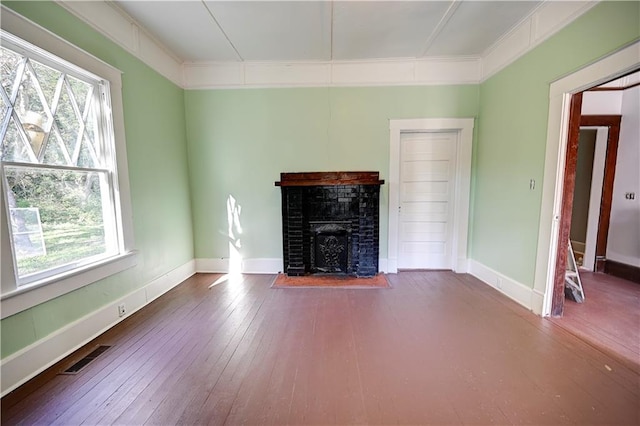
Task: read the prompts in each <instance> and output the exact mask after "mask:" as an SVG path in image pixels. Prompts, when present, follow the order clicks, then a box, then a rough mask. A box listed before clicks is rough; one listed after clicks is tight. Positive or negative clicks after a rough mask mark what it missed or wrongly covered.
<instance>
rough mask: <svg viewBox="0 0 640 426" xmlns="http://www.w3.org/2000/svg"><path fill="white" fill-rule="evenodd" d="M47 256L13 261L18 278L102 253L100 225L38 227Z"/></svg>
mask: <svg viewBox="0 0 640 426" xmlns="http://www.w3.org/2000/svg"><path fill="white" fill-rule="evenodd" d="M42 231H43V235H44V244H45V247H46V251H47V254H46V255H44V256H33V257H26V258H22V259H17V264H18V272H19V275H20V276H24V275H27V274H32V273H34V272H40V271H44V270H47V269H51V268H55V267H58V266H61V265H64V264H66V263H69V262H72V261H76V260H80V259H84V258H87V257H90V256H95V255H98V254H101V253H104V252H105V250H106V247H105V242H104V230H103V227H102V225H85V226H78V225H69V224H42Z"/></svg>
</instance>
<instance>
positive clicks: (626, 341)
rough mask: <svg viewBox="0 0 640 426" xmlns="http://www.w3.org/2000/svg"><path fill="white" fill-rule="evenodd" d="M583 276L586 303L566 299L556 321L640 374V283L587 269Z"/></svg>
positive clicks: (581, 272) (581, 273)
mask: <svg viewBox="0 0 640 426" xmlns="http://www.w3.org/2000/svg"><path fill="white" fill-rule="evenodd" d="M580 278H581V281H582V287H583V289H584V292H585V295H586V297H585V300H584V303H576V302H573V301H571V300H568V299H567V300H565V310H564V315H563V316H562V317H561V318H554V319H553V322H554V323H556V324H558V325H559V326H561V327H563V328H564V329H566V330H567V331H569V332H571V333H573V334H575V335H576V336H578V337H580V338H582V339H584V340H585V341H587V342H589V343H590V344H591V345H593V346H595V347H597V348H599V349H601V350H603V351H608V352H611V353H614V354H617V355H619V356H621V357H622V358H624V359H625V360H626V361H628V364H629V367H630V368H632V369H634V370H635V371H636V372H638V373H640V284H636V283H633V282H631V281H627V280H623V279H621V278H618V277H614V276H612V275H607V274H603V273H597V274H596V273H593V272H588V271H580Z"/></svg>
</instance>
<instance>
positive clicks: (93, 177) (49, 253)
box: [5, 165, 114, 278]
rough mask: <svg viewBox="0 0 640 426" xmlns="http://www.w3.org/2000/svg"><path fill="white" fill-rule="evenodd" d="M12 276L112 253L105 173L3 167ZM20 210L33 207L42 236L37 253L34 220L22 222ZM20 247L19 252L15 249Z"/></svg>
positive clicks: (23, 275)
mask: <svg viewBox="0 0 640 426" xmlns="http://www.w3.org/2000/svg"><path fill="white" fill-rule="evenodd" d="M5 176H6V179H7V196H8V197H7V199H8V203H9V210H10V212H11V225H12V229H13V239H14V246H15V247H16V253H15V254H16V263H17V266H18V276H19V277H20V278H23V277H25V276H26V275H29V274H33V273H37V272H42V271H45V270H48V269H51V268H56V267H60V266H63V265H68V264H77V263H78V262H81V261H82V260H87V259H89V258H92V259H91V261H93V260H95V256H109V255H111V254H114V253H113V249H114V247H112V246H113V244H109V241H113V240H114V238H113V231H112V230H110V229H109V228H110V227H109V226H108V225H107V226H105V221H104V217H105V213H107V216H108V215H111V212H105V209H107V210H109V207H108V205H109V203H108V202H105V200H108V197H105V195H106V192H107V190H106V188H107V186H106V179H107V175H106V173H102V172H86V171H71V170H54V169H42V168H29V167H17V166H8V165H7V166H5ZM20 209H33V210H37V212H38V214H39V216H40V222H41V223H40V224H41V227H42V234H43V237H44V248H43V249H42V252H43V254H38V253H36V251H35V249H34V247H36V246H37V242H36V241H35V240H34V238H36V237H37V234H38V233H37V231H38V224H37V223H34V222H36V221H35V219H33V216H30V220H31V221H30V222H29V223H27V221H26V220H25V217H24V214H23V215H22V216H21V215H19V214H16V212H19V211H20ZM19 247H23V248H24V247H26V248H27V249H25V250H22V251H21V250H20V249H18V248H19Z"/></svg>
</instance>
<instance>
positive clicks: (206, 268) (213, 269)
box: [195, 257, 397, 274]
mask: <svg viewBox="0 0 640 426" xmlns="http://www.w3.org/2000/svg"><path fill="white" fill-rule="evenodd" d="M195 262H196V272H202V273H220V274H226V273H228V272H229V258H226V257H223V258H215V259H196V260H195ZM378 270H379V271H380V272H390V271H389V269H388V262H387V259H385V258H380V259H378ZM241 272H242V273H243V274H278V273H280V272H282V258H254V259H243V260H242V267H241ZM395 272H397V270H396V271H395Z"/></svg>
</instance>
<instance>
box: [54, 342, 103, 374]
mask: <svg viewBox="0 0 640 426" xmlns="http://www.w3.org/2000/svg"><path fill="white" fill-rule="evenodd" d="M110 347H111V346H107V345H100V346H98V347H97V348H95V349H94V350H93V351H92V352H91V353H90V354H88V355H87V356H85V357H84V358H82V359H81V360H80V361H78V362H76V363H75V364H73V365H72V366H71V367H69V368H67V369H66V370H64V371H63V372H62V373H60V374H78V373H79V372H80V371H81V370H82V369H83V368H84V367H86V366H87V365H89V363H90V362H91V361H93V360H94V359H96V358H98V357H99V356H100V355H102V354H103V353H105V351H106V350H107V349H109V348H110Z"/></svg>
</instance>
